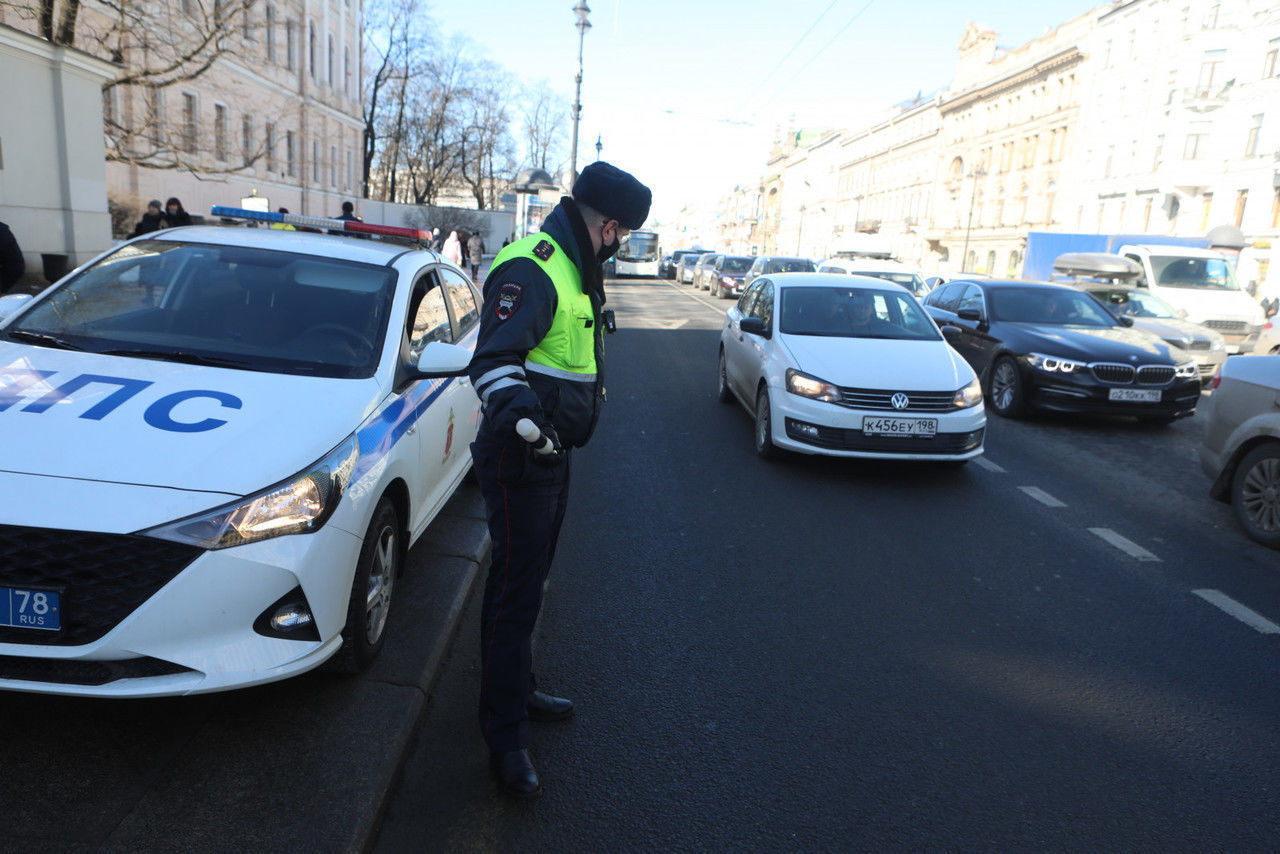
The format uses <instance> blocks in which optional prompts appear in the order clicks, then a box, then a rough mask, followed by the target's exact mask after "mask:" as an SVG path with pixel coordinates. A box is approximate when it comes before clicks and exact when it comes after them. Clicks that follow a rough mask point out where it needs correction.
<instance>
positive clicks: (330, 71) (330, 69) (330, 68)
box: [325, 33, 335, 89]
mask: <svg viewBox="0 0 1280 854" xmlns="http://www.w3.org/2000/svg"><path fill="white" fill-rule="evenodd" d="M328 57H329V61H328V63H327V66H326V68H325V71H326V73H327V74H328V76H329V88H330V89H332V88H334V79H333V75H334V69H333V67H334V65H335V63H334V61H333V34H332V33H330V34H329V53H328Z"/></svg>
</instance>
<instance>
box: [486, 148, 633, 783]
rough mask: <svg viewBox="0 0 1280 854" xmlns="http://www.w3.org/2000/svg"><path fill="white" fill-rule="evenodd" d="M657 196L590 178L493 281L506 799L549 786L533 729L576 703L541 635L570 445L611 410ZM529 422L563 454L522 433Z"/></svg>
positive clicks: (496, 571)
mask: <svg viewBox="0 0 1280 854" xmlns="http://www.w3.org/2000/svg"><path fill="white" fill-rule="evenodd" d="M651 199H652V195H651V193H650V192H649V189H648V188H647V187H645V186H644V185H643V184H641V183H640V182H639V181H637V180H636V179H635V178H634V177H633V176H631V175H630V174H628V173H626V172H623V171H622V170H620V169H617V168H615V167H613V166H611V165H609V164H608V163H604V162H599V161H597V162H595V163H592V164H591V165H589V166H587V168H586V169H584V170H582V175H581V176H580V177H579V178H578V180H577V181H576V182H575V183H574V185H573V195H572V196H571V197H570V196H565V197H564V198H562V199H561V200H560V203H559V204H558V205H557V206H556V208H555V209H554V210H553V211H552V212H551V214H550V216H548V217H547V218H546V220H545V221H544V222H543V229H542V231H541V232H540V233H537V234H533V235H530V236H528V237H525V238H523V239H521V240H517V241H515V242H514V243H512V244H511V245H509V246H507V247H505V248H504V249H503V250H502V251H501V252H499V253H498V256H497V257H496V258H495V259H494V261H493V266H492V268H491V269H490V271H489V275H488V278H487V279H486V280H485V284H484V308H483V310H482V312H481V320H480V333H479V339H478V341H477V344H476V350H475V355H474V356H473V357H472V360H471V365H470V367H469V368H468V374H469V375H470V378H471V382H472V386H473V387H474V388H475V390H476V393H477V394H479V395H480V400H481V402H482V403H483V418H482V420H481V423H480V429H479V431H478V433H477V435H476V440H475V442H474V443H473V444H472V446H471V456H472V461H473V462H474V463H475V472H476V479H477V481H478V482H479V484H480V491H481V494H482V495H483V496H484V501H485V508H486V515H487V519H488V524H489V533H490V536H491V538H492V542H493V551H492V556H491V560H490V564H489V572H488V578H487V580H486V582H485V589H484V601H483V604H482V606H481V619H480V623H481V624H480V635H481V636H480V650H481V675H480V680H481V684H480V706H479V718H480V730H481V733H482V734H483V736H484V739H485V742H486V744H487V745H488V747H489V763H490V770H491V771H492V772H493V774H494V776H495V777H496V778H497V781H498V784H499V786H500V787H501V788H502V790H503V791H504V792H506V793H507V794H510V795H513V796H517V797H533V796H535V795H537V794H538V793H539V792H540V791H541V782H540V781H539V779H538V772H537V770H535V768H534V766H533V760H532V759H531V758H530V756H529V751H528V747H529V722H530V721H555V720H564V719H566V718H568V717H570V716H571V715H572V714H573V703H572V702H571V701H569V700H567V699H562V698H559V697H553V696H551V695H549V694H546V693H543V692H542V691H540V690H539V689H538V686H537V683H536V682H535V679H534V675H533V658H532V647H531V640H532V634H533V628H534V625H535V623H536V622H537V619H538V611H539V609H540V608H541V604H542V589H543V584H544V583H545V582H546V580H547V573H548V571H549V570H550V567H551V561H552V558H553V557H554V555H555V550H556V540H557V539H558V537H559V536H560V525H561V523H562V522H563V521H564V513H565V504H566V500H567V498H568V494H569V463H570V455H571V453H572V452H571V449H572V448H577V447H581V446H583V445H585V444H586V443H587V440H588V439H590V438H591V433H592V431H593V430H594V429H595V424H596V419H597V418H598V417H599V414H600V406H601V404H602V403H603V401H604V364H603V360H604V341H603V335H602V330H601V327H602V326H604V325H608V326H610V328H612V323H611V321H612V312H606V311H604V310H603V308H602V306H603V305H604V301H605V293H604V279H603V276H602V272H601V264H602V263H603V261H604V260H605V259H607V258H609V257H610V256H612V255H613V253H614V252H616V251H618V244H619V241H620V240H621V239H622V238H623V237H625V236H626V235H627V234H628V233H629V232H630V231H631V229H634V228H639V227H640V226H641V225H643V224H644V221H645V218H646V217H647V216H648V214H649V204H650V201H651ZM526 418H527V419H529V420H530V421H532V422H533V424H534V425H536V426H537V428H538V430H539V431H540V432H541V434H542V435H543V436H544V437H546V439H547V440H549V442H550V445H551V448H552V452H551V453H548V454H541V453H537V452H535V451H533V450H532V448H533V446H532V444H530V443H529V442H526V441H525V440H524V439H522V438H521V437H520V435H519V434H517V432H516V427H517V424H519V423H520V422H521V421H522V419H526Z"/></svg>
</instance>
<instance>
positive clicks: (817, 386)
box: [787, 368, 840, 403]
mask: <svg viewBox="0 0 1280 854" xmlns="http://www.w3.org/2000/svg"><path fill="white" fill-rule="evenodd" d="M787 391H789V392H791V393H792V394H798V395H800V396H801V397H808V398H811V399H813V400H825V401H826V402H827V403H838V402H839V401H840V389H838V388H836V387H835V386H833V385H832V384H831V383H829V382H826V381H824V380H820V379H818V378H817V377H811V376H809V375H808V374H806V373H802V372H800V371H797V370H796V369H795V368H787Z"/></svg>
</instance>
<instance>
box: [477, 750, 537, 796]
mask: <svg viewBox="0 0 1280 854" xmlns="http://www.w3.org/2000/svg"><path fill="white" fill-rule="evenodd" d="M489 769H490V770H491V771H493V776H494V778H496V779H497V781H498V785H499V786H501V787H502V791H504V792H506V793H507V794H508V795H512V796H514V797H517V798H536V797H537V796H538V795H540V794H542V783H541V782H540V781H539V780H538V772H537V770H536V769H535V768H534V767H533V760H532V759H530V758H529V751H527V750H509V751H507V752H505V753H490V754H489Z"/></svg>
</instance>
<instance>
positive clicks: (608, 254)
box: [596, 237, 622, 264]
mask: <svg viewBox="0 0 1280 854" xmlns="http://www.w3.org/2000/svg"><path fill="white" fill-rule="evenodd" d="M621 246H622V241H621V240H619V239H618V238H617V237H615V238H613V243H610V244H609V245H608V246H601V247H600V251H599V252H597V253H596V260H597V261H599V262H600V263H601V264H603V263H604V262H605V261H608V260H609V259H610V258H612V257H613V255H614V253H615V252H617V251H618V249H619V248H620V247H621Z"/></svg>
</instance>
